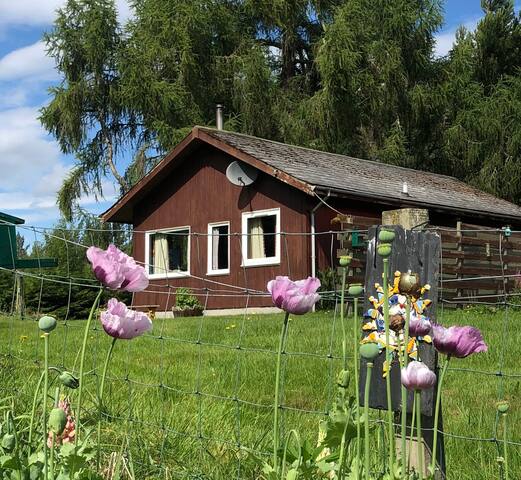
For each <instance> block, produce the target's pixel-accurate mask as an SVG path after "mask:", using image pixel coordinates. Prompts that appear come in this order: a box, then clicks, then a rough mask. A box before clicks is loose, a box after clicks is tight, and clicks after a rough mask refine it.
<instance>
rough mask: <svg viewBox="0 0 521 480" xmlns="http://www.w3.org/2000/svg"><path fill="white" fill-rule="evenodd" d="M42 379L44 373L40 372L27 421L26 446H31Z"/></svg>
mask: <svg viewBox="0 0 521 480" xmlns="http://www.w3.org/2000/svg"><path fill="white" fill-rule="evenodd" d="M44 378H45V371H44V372H42V374H41V375H40V380H38V383H37V385H36V391H35V392H34V397H33V408H32V410H31V420H30V421H29V439H28V441H27V443H28V445H31V442H32V440H33V427H34V417H35V415H36V404H37V402H38V394H39V393H40V388H41V387H42V383H43V380H44ZM29 455H30V452H29Z"/></svg>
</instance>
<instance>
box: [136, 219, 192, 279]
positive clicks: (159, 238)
mask: <svg viewBox="0 0 521 480" xmlns="http://www.w3.org/2000/svg"><path fill="white" fill-rule="evenodd" d="M145 259H146V262H147V271H148V276H149V278H151V279H154V278H177V277H187V276H189V275H190V227H175V228H165V229H161V230H154V231H151V232H146V234H145Z"/></svg>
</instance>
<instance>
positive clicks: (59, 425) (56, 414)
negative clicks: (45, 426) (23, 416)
mask: <svg viewBox="0 0 521 480" xmlns="http://www.w3.org/2000/svg"><path fill="white" fill-rule="evenodd" d="M65 425H67V415H66V413H65V412H64V410H63V409H62V408H53V409H52V410H51V413H50V414H49V428H50V429H51V432H52V433H55V434H56V435H61V434H62V433H63V431H64V430H65Z"/></svg>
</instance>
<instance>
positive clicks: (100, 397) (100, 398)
mask: <svg viewBox="0 0 521 480" xmlns="http://www.w3.org/2000/svg"><path fill="white" fill-rule="evenodd" d="M116 340H117V338H116V337H114V338H113V339H112V342H111V343H110V347H109V351H108V352H107V357H106V358H105V365H103V373H102V374H101V383H100V388H99V394H98V441H97V443H96V447H97V452H96V468H97V470H98V472H99V468H100V460H101V417H102V415H103V390H104V389H105V378H106V377H107V370H108V366H109V362H110V358H111V356H112V351H113V350H114V345H115V344H116Z"/></svg>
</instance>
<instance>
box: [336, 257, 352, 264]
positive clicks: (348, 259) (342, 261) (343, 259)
mask: <svg viewBox="0 0 521 480" xmlns="http://www.w3.org/2000/svg"><path fill="white" fill-rule="evenodd" d="M351 260H353V257H351V256H349V255H342V256H341V257H340V260H339V261H338V263H339V264H340V266H341V267H347V266H348V265H349V264H350V263H351Z"/></svg>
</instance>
